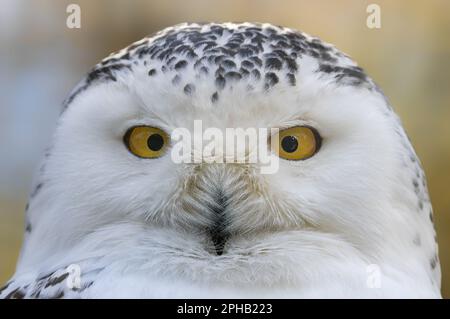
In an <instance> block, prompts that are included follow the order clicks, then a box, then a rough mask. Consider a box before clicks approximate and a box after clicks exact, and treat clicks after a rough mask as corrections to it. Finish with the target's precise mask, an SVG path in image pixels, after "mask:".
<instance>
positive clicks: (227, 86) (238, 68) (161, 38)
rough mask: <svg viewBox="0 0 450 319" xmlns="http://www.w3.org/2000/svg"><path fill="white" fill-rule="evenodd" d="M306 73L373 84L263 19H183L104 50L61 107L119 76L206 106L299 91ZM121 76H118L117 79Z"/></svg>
mask: <svg viewBox="0 0 450 319" xmlns="http://www.w3.org/2000/svg"><path fill="white" fill-rule="evenodd" d="M306 77H314V78H317V81H322V82H323V83H330V82H331V83H332V84H335V85H337V86H355V87H359V86H362V87H365V88H368V89H369V90H373V89H375V85H374V84H373V82H372V81H371V80H370V78H368V77H367V76H366V75H365V73H364V72H363V71H362V69H361V68H359V67H358V66H357V65H356V64H355V63H354V62H353V61H352V60H351V59H349V58H348V57H347V56H346V55H344V54H343V53H341V52H340V51H338V50H337V49H335V48H334V47H333V46H332V45H329V44H326V43H324V42H322V41H321V40H320V39H318V38H313V37H311V36H309V35H307V34H304V33H301V32H297V31H294V30H291V29H288V28H282V27H277V26H273V25H270V24H251V23H242V24H232V23H226V24H203V25H201V24H183V25H178V26H174V27H170V28H167V29H165V30H163V31H160V32H159V33H157V34H156V35H155V36H153V37H146V38H144V39H142V40H140V41H138V42H136V43H133V44H132V45H130V46H129V47H127V48H125V49H123V50H121V51H119V52H117V53H114V54H112V55H110V56H109V57H108V58H106V59H104V60H103V61H102V62H101V63H99V64H98V65H96V66H95V67H94V69H93V70H92V71H91V72H90V73H89V74H88V75H87V77H86V78H85V79H84V81H83V82H82V83H80V85H79V86H78V87H77V88H76V89H75V90H74V91H73V93H72V94H71V96H70V97H69V99H68V100H67V101H66V106H67V105H68V104H70V102H71V101H72V100H73V99H74V98H75V97H76V96H77V95H78V94H79V93H81V92H83V91H85V90H87V89H89V88H90V87H91V86H94V85H95V84H98V83H104V82H117V81H121V80H123V81H125V82H128V84H129V85H137V83H138V84H139V86H141V87H142V86H143V85H144V86H146V89H148V90H152V89H153V90H160V91H161V92H171V93H172V94H183V95H185V96H188V97H189V96H194V95H196V96H197V97H198V96H199V95H201V96H202V97H203V100H205V101H208V103H211V104H214V103H216V102H217V101H218V100H219V99H221V98H227V96H226V95H227V94H225V92H228V93H229V92H230V90H231V91H233V89H235V90H237V91H239V92H242V91H247V92H257V93H265V92H271V91H277V90H281V91H287V90H291V91H301V90H302V87H301V86H302V83H303V82H304V81H305V78H306ZM124 79H125V80H124Z"/></svg>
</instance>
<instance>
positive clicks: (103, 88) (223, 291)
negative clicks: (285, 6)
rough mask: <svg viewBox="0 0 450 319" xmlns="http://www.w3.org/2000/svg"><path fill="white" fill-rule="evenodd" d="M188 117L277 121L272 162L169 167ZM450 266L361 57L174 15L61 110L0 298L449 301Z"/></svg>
mask: <svg viewBox="0 0 450 319" xmlns="http://www.w3.org/2000/svg"><path fill="white" fill-rule="evenodd" d="M196 120H197V121H198V120H201V121H202V124H203V128H207V127H215V128H219V129H226V128H251V127H253V128H277V129H278V130H279V131H278V132H279V133H278V134H277V135H271V136H270V138H269V139H268V140H266V141H265V143H266V144H267V147H268V148H271V147H272V145H273V144H275V145H278V146H279V149H278V151H277V152H271V156H277V158H278V159H279V163H278V164H279V165H278V169H277V170H276V172H274V173H272V174H262V173H261V171H260V170H259V169H258V166H259V165H260V164H259V163H247V162H242V163H228V162H227V163H220V162H219V163H216V162H206V161H200V162H198V161H197V162H191V163H187V162H186V163H185V162H182V163H175V162H174V161H173V158H172V156H171V155H170V154H171V151H170V150H171V149H172V147H173V144H174V141H173V140H172V132H173V131H174V130H175V129H178V128H185V129H187V130H188V131H191V130H192V129H193V123H194V122H195V121H196ZM269 142H270V143H269ZM195 147H196V146H195V145H194V148H195ZM246 150H247V151H248V149H246ZM217 154H219V153H217ZM440 277H441V274H440V266H439V259H438V252H437V243H436V234H435V231H434V227H433V221H432V207H431V204H430V200H429V196H428V191H427V186H426V181H425V176H424V173H423V170H422V168H421V165H420V162H419V160H418V158H417V156H416V154H415V152H414V150H413V148H412V146H411V144H410V142H409V140H408V138H407V135H406V134H405V131H404V129H403V128H402V125H401V122H400V120H399V118H398V117H397V116H396V114H395V113H394V111H393V109H392V108H391V106H390V105H389V103H388V102H387V100H386V98H385V97H384V96H383V94H382V92H381V91H380V89H379V88H378V87H377V86H376V85H375V84H374V82H373V81H372V80H371V79H370V78H369V77H368V76H367V75H366V74H365V73H364V71H363V70H362V69H361V68H360V67H358V66H357V65H356V63H355V62H353V61H352V60H351V59H350V58H349V57H348V56H347V55H345V54H343V53H341V52H340V51H338V50H337V49H335V48H334V47H333V46H332V45H329V44H327V43H324V42H322V41H321V40H319V39H318V38H315V37H311V36H309V35H307V34H305V33H301V32H297V31H294V30H291V29H288V28H283V27H278V26H273V25H270V24H252V23H242V24H232V23H225V24H214V23H212V24H182V25H177V26H174V27H170V28H167V29H165V30H163V31H161V32H159V33H157V34H156V35H154V36H151V37H146V38H144V39H143V40H141V41H138V42H136V43H134V44H132V45H130V46H129V47H127V48H125V49H123V50H121V51H119V52H116V53H113V54H112V55H110V56H109V57H107V58H106V59H104V60H103V61H101V62H100V63H99V64H97V65H96V66H95V67H94V68H93V70H92V71H91V72H90V73H88V75H87V76H86V78H85V79H84V80H82V81H81V82H80V84H79V85H78V86H77V87H76V88H75V89H74V90H73V92H72V93H71V94H70V96H69V97H68V99H67V100H66V102H65V103H64V108H63V113H62V115H61V117H60V120H59V122H58V126H57V129H56V133H55V135H54V138H53V142H52V144H51V147H49V149H48V152H47V153H46V155H45V159H44V162H43V165H42V167H41V168H40V170H39V173H38V174H37V176H36V182H35V185H34V188H33V191H32V192H31V195H30V200H29V205H28V207H27V213H26V230H25V238H24V244H23V249H22V251H21V255H20V258H19V262H18V265H17V269H16V272H15V274H14V276H13V277H12V279H11V280H10V281H9V282H8V283H7V284H6V286H5V287H4V288H3V289H2V291H1V297H3V298H335V297H336V298H403V297H406V298H440V297H441V294H440Z"/></svg>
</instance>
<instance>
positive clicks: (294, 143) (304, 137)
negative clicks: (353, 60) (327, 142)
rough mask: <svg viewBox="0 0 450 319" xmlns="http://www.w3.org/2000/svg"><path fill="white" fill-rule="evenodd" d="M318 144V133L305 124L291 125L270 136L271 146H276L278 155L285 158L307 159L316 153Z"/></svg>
mask: <svg viewBox="0 0 450 319" xmlns="http://www.w3.org/2000/svg"><path fill="white" fill-rule="evenodd" d="M273 143H278V145H276V144H275V145H274V144H273ZM320 144H321V138H320V135H319V133H318V132H317V131H316V130H315V129H313V128H311V127H307V126H296V127H291V128H288V129H285V130H282V131H280V132H279V133H278V134H277V135H275V136H273V137H272V146H275V147H276V148H278V156H280V157H281V158H284V159H287V160H294V161H298V160H304V159H307V158H309V157H311V156H313V155H314V154H315V153H317V151H318V150H319V148H320Z"/></svg>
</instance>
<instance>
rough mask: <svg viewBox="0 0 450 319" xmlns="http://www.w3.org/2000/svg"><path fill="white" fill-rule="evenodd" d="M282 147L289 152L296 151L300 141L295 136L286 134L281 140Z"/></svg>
mask: <svg viewBox="0 0 450 319" xmlns="http://www.w3.org/2000/svg"><path fill="white" fill-rule="evenodd" d="M281 147H282V148H283V150H284V151H285V152H287V153H292V152H295V151H296V150H297V148H298V141H297V138H296V137H295V136H285V137H283V139H282V140H281Z"/></svg>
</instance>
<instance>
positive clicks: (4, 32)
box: [0, 0, 450, 297]
mask: <svg viewBox="0 0 450 319" xmlns="http://www.w3.org/2000/svg"><path fill="white" fill-rule="evenodd" d="M70 3H76V4H79V5H80V7H81V29H68V28H67V27H66V18H67V15H68V14H67V13H66V7H67V5H68V4H70ZM370 3H376V4H378V5H379V6H380V7H381V29H369V28H368V27H367V26H366V19H367V16H368V13H366V8H367V6H368V5H369V4H370ZM185 21H189V22H205V21H216V22H224V21H252V22H270V23H274V24H278V25H283V26H287V27H291V28H295V29H299V30H302V31H305V32H307V33H310V34H312V35H315V36H318V37H320V38H322V39H323V40H325V41H327V42H330V43H333V44H334V45H336V46H337V47H338V48H339V49H341V50H342V51H344V52H346V53H347V54H349V55H350V56H352V57H353V58H354V59H355V60H356V61H358V63H359V64H360V65H361V66H362V67H363V68H364V69H365V70H366V71H367V72H368V73H369V74H370V75H371V76H372V77H373V78H374V79H375V81H376V82H377V83H378V84H379V85H380V86H381V87H382V88H383V90H384V92H385V94H386V95H387V96H388V98H389V99H390V101H391V103H392V105H393V106H394V108H395V109H396V111H397V113H398V114H399V115H400V117H401V118H402V120H403V124H404V126H405V128H406V130H407V132H408V133H409V135H410V137H411V140H412V142H413V144H414V146H415V148H416V151H417V153H418V154H419V157H420V158H421V160H422V163H423V166H424V168H425V171H426V173H427V177H428V185H429V191H430V195H431V200H432V202H433V206H434V211H435V223H436V228H437V232H438V240H439V245H440V259H441V267H442V272H443V281H442V291H443V294H444V296H445V297H450V250H449V248H450V214H449V211H450V193H449V190H448V189H449V186H448V185H449V184H450V161H449V160H450V125H449V120H450V106H449V103H450V61H449V58H450V1H448V0H432V1H409V0H401V1H399V0H397V1H380V0H379V1H356V0H347V1H343V0H341V1H335V0H330V1H317V0H316V1H299V0H295V1H294V0H284V1H283V0H282V1H275V0H270V1H269V0H258V1H257V0H245V1H242V0H240V1H238V0H227V1H214V0H209V1H208V0H194V1H181V0H180V1H167V0H166V1H162V0H161V1H149V0H147V1H143V0H142V1H140V0H127V1H126V0H108V1H106V0H100V1H99V0H97V1H92V0H90V1H87V0H86V1H84V0H78V1H75V0H72V1H56V0H46V1H44V0H43V1H41V0H33V1H29V0H0V150H1V151H0V152H1V156H0V180H1V182H0V284H1V283H3V282H4V281H6V280H7V279H8V278H9V277H10V276H11V275H12V274H13V272H14V267H15V263H16V259H17V256H18V253H19V249H20V245H21V241H22V232H23V219H24V208H25V205H26V198H27V194H28V191H29V187H30V183H31V179H32V176H33V171H34V169H35V167H36V166H37V164H38V162H39V159H40V157H41V156H42V154H43V150H44V148H45V146H46V144H47V143H48V141H49V139H50V136H51V134H52V130H53V128H54V125H55V121H56V119H57V116H58V114H59V111H60V107H61V101H62V100H63V99H64V97H65V96H66V95H67V94H68V92H69V91H70V90H71V89H72V87H73V86H74V85H75V84H76V82H77V81H78V80H79V79H81V77H82V76H83V75H84V73H85V72H87V71H88V70H89V68H90V67H91V66H93V65H94V64H95V63H96V62H98V61H99V60H100V59H102V58H103V57H105V56H106V55H107V54H109V53H110V52H112V51H115V50H117V49H121V48H122V47H124V46H126V45H128V44H130V43H131V42H133V41H136V40H138V39H140V38H142V37H144V36H145V35H147V34H149V33H152V32H154V31H157V30H159V29H161V28H163V27H166V26H169V25H172V24H176V23H180V22H185Z"/></svg>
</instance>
